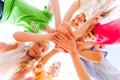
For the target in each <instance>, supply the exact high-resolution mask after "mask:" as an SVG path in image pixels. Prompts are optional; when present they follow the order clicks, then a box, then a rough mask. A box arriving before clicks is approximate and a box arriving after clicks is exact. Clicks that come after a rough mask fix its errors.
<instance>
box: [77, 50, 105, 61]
mask: <svg viewBox="0 0 120 80" xmlns="http://www.w3.org/2000/svg"><path fill="white" fill-rule="evenodd" d="M79 55H80V57H82V58H84V59H86V60H90V61H93V62H97V63H98V62H100V61H101V60H102V58H103V56H102V53H101V51H90V50H87V49H86V50H81V51H79Z"/></svg>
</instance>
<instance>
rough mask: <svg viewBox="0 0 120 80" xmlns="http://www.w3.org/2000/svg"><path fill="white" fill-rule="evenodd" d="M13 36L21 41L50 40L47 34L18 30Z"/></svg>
mask: <svg viewBox="0 0 120 80" xmlns="http://www.w3.org/2000/svg"><path fill="white" fill-rule="evenodd" d="M13 37H14V38H15V39H16V40H17V41H20V42H36V41H44V40H48V38H47V36H46V34H36V33H28V32H16V33H14V35H13Z"/></svg>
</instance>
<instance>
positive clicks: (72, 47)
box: [54, 31, 90, 80]
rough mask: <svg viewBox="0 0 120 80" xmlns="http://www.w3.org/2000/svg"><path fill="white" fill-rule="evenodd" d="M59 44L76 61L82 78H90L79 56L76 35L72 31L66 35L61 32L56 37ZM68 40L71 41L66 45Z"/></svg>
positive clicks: (78, 73) (82, 79) (84, 79)
mask: <svg viewBox="0 0 120 80" xmlns="http://www.w3.org/2000/svg"><path fill="white" fill-rule="evenodd" d="M54 40H55V42H56V44H57V45H59V46H60V47H62V48H64V49H65V50H67V51H68V52H69V53H70V55H71V58H72V61H73V63H74V66H75V69H76V72H77V75H78V77H79V79H80V80H90V77H89V76H88V73H87V72H86V70H85V69H84V66H83V65H82V63H81V61H80V59H79V57H78V51H77V48H76V43H75V39H74V35H73V34H72V32H71V31H70V32H69V33H67V34H66V35H63V34H59V35H57V37H55V38H54ZM66 42H67V43H69V44H67V45H66Z"/></svg>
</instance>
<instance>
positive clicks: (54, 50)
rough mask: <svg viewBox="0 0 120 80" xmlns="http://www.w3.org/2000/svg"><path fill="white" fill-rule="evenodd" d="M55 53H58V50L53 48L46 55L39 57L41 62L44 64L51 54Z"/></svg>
mask: <svg viewBox="0 0 120 80" xmlns="http://www.w3.org/2000/svg"><path fill="white" fill-rule="evenodd" d="M56 53H58V50H56V49H53V50H52V51H51V52H49V53H48V54H47V55H46V56H44V57H43V58H42V59H41V63H42V64H43V65H45V64H46V62H47V61H48V60H49V59H50V58H51V57H52V56H53V55H55V54H56Z"/></svg>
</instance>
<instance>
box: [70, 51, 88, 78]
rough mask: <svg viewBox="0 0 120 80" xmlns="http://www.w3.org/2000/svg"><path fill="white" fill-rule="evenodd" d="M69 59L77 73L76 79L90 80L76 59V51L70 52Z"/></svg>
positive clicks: (77, 58)
mask: <svg viewBox="0 0 120 80" xmlns="http://www.w3.org/2000/svg"><path fill="white" fill-rule="evenodd" d="M71 58H72V61H73V63H74V66H75V69H76V71H77V74H78V77H79V79H80V80H90V77H89V75H88V73H87V72H86V70H85V68H84V66H83V64H82V62H81V61H80V59H79V57H78V52H77V50H73V51H71Z"/></svg>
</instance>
